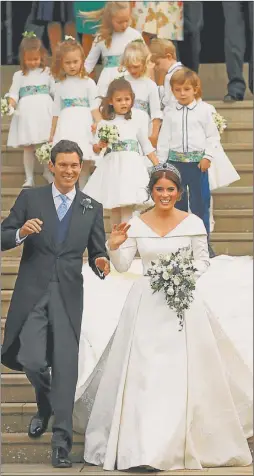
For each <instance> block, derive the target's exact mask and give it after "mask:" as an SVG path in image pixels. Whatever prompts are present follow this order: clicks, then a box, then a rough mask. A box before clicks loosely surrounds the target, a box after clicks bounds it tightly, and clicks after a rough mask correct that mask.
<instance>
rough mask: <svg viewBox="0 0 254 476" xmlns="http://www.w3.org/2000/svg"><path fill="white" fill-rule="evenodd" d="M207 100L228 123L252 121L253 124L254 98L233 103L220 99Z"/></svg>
mask: <svg viewBox="0 0 254 476" xmlns="http://www.w3.org/2000/svg"><path fill="white" fill-rule="evenodd" d="M207 102H209V103H210V104H212V105H213V106H214V107H215V109H216V111H217V112H218V113H219V114H221V115H222V116H223V117H224V118H225V119H226V121H227V123H228V124H232V123H251V124H252V125H253V100H247V101H236V102H233V103H231V104H229V103H226V102H224V101H219V100H217V101H216V100H215V101H213V100H211V101H209V100H207ZM224 133H225V131H224ZM222 137H223V136H222Z"/></svg>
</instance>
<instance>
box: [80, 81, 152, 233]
mask: <svg viewBox="0 0 254 476" xmlns="http://www.w3.org/2000/svg"><path fill="white" fill-rule="evenodd" d="M133 103H134V93H133V91H132V88H131V85H130V83H129V82H128V81H126V80H125V79H123V78H120V79H115V80H114V81H112V83H111V84H110V85H109V88H108V92H107V96H106V97H105V98H103V100H102V105H101V108H100V110H101V114H102V117H103V119H104V120H102V121H101V122H100V123H99V124H98V127H97V132H96V137H95V144H94V147H93V149H94V152H95V153H96V154H99V153H100V152H101V150H102V149H105V148H106V151H105V155H104V157H103V158H102V159H101V160H100V161H99V163H98V166H97V168H96V170H95V172H94V173H93V175H92V176H91V178H90V179H89V182H88V184H87V185H86V187H85V189H84V190H83V191H84V193H86V194H87V195H90V196H91V197H92V198H94V199H95V200H97V201H98V202H100V203H102V205H103V208H105V209H109V210H111V223H112V225H113V224H119V223H121V222H123V221H128V220H129V219H130V218H131V216H132V213H133V210H134V208H135V206H136V205H137V206H143V205H144V202H145V201H146V200H147V193H146V184H147V181H148V171H147V168H146V166H145V163H144V160H143V157H142V155H140V154H139V145H140V146H141V148H142V151H143V155H147V157H148V158H149V159H150V161H151V162H152V163H153V164H157V163H158V159H157V157H156V155H155V153H154V148H153V146H152V144H151V142H150V141H149V140H148V137H147V134H146V132H145V130H144V128H143V124H142V122H140V116H137V115H136V114H135V113H136V111H135V109H133V110H131V108H132V106H133ZM106 126H107V127H106ZM113 126H114V127H113ZM107 130H108V131H109V135H110V131H112V133H111V136H112V137H113V139H112V141H110V140H108V142H105V138H104V137H105V136H103V134H102V132H103V133H105V132H106V131H107ZM114 131H115V132H116V133H117V139H114V134H113V132H114ZM100 138H101V139H100ZM102 139H103V140H102Z"/></svg>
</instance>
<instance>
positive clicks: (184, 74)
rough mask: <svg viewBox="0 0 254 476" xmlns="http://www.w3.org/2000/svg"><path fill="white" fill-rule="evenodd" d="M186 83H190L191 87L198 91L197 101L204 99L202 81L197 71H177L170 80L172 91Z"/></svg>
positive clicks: (184, 69) (182, 69)
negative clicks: (178, 85)
mask: <svg viewBox="0 0 254 476" xmlns="http://www.w3.org/2000/svg"><path fill="white" fill-rule="evenodd" d="M184 83H190V84H191V86H192V87H193V88H194V89H196V92H195V99H199V98H201V97H202V89H201V81H200V78H199V77H198V75H197V73H195V71H192V70H191V69H189V68H181V69H179V71H176V72H175V73H174V74H173V75H172V77H171V79H170V86H171V88H172V91H173V88H174V86H175V85H176V84H181V85H182V84H184Z"/></svg>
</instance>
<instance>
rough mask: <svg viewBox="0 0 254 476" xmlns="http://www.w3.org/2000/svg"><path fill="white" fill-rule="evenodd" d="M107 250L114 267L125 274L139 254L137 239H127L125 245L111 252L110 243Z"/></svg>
mask: <svg viewBox="0 0 254 476" xmlns="http://www.w3.org/2000/svg"><path fill="white" fill-rule="evenodd" d="M106 249H107V252H108V255H109V258H110V261H111V262H112V263H113V265H114V267H115V268H116V270H117V271H118V272H119V273H125V272H126V271H128V269H129V268H130V266H131V263H132V261H133V260H134V258H135V255H136V252H137V240H136V239H135V238H127V240H126V241H125V243H123V245H122V246H120V247H119V248H118V250H110V249H109V246H108V242H107V243H106Z"/></svg>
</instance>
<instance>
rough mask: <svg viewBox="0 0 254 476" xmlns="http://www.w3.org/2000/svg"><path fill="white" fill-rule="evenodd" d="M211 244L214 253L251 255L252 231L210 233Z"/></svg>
mask: <svg viewBox="0 0 254 476" xmlns="http://www.w3.org/2000/svg"><path fill="white" fill-rule="evenodd" d="M211 245H212V247H213V250H214V251H215V253H216V255H223V254H226V255H230V256H245V255H249V256H252V255H253V233H211Z"/></svg>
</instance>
